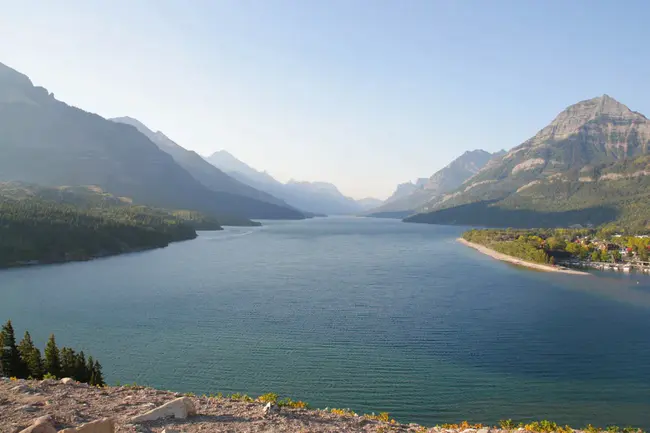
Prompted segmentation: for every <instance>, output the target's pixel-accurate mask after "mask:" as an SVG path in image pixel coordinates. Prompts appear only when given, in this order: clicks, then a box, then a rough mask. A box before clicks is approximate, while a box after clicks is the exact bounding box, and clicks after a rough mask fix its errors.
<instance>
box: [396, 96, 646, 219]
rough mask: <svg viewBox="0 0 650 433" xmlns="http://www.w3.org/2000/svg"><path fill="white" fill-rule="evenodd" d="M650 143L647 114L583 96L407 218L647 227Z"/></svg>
mask: <svg viewBox="0 0 650 433" xmlns="http://www.w3.org/2000/svg"><path fill="white" fill-rule="evenodd" d="M649 149H650V121H648V119H647V118H646V117H645V116H643V115H642V114H640V113H637V112H634V111H631V110H630V109H629V108H628V107H626V106H625V105H623V104H621V103H620V102H618V101H616V100H615V99H613V98H611V97H610V96H608V95H603V96H600V97H597V98H593V99H589V100H586V101H581V102H579V103H577V104H575V105H572V106H570V107H568V108H567V109H565V110H564V111H562V112H561V113H560V114H559V115H558V116H557V117H556V118H555V119H554V120H553V122H551V124H550V125H548V126H546V127H545V128H543V129H542V130H541V131H539V132H538V133H537V134H536V135H535V136H534V137H532V138H530V139H529V140H527V141H525V142H524V143H522V144H521V145H519V146H517V147H515V148H513V149H512V150H510V151H509V152H507V153H506V154H505V155H503V156H501V157H499V158H497V159H495V160H492V161H490V163H488V164H486V165H485V166H484V167H483V169H481V170H480V171H479V172H478V173H477V174H476V175H475V176H473V177H471V178H470V179H469V180H467V181H465V182H464V183H463V184H462V185H461V186H459V187H458V188H456V189H455V190H453V191H449V192H447V193H445V194H444V195H442V196H438V197H435V198H434V199H432V200H430V201H429V202H427V203H426V204H424V205H423V206H421V207H420V209H419V211H420V213H419V214H417V215H414V216H411V217H409V218H407V220H406V221H410V222H428V223H440V224H466V225H487V226H512V227H531V226H570V225H577V224H580V225H599V224H603V223H608V222H616V223H618V224H622V225H625V226H628V227H629V226H633V227H637V228H647V227H649V224H650V150H649Z"/></svg>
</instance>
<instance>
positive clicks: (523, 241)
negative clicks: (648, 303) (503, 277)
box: [458, 226, 650, 275]
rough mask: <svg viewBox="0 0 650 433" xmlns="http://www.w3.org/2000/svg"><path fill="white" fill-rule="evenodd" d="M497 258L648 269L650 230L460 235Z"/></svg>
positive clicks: (555, 267) (554, 268)
mask: <svg viewBox="0 0 650 433" xmlns="http://www.w3.org/2000/svg"><path fill="white" fill-rule="evenodd" d="M458 241H459V242H461V243H462V244H464V245H467V246H469V247H472V248H474V249H476V250H477V251H480V252H481V253H483V254H486V255H488V256H490V257H493V258H495V259H498V260H502V261H506V262H509V263H513V264H516V265H520V266H525V267H528V268H532V269H537V270H541V271H548V272H562V273H567V274H573V275H589V274H588V273H587V272H583V271H580V270H576V268H577V269H588V268H592V269H599V270H605V269H611V270H617V271H623V272H630V271H632V270H634V271H636V272H641V273H650V261H649V259H648V257H649V255H650V235H648V234H646V233H645V232H643V233H641V232H638V231H630V230H626V229H625V228H621V227H616V226H603V227H601V228H600V229H592V228H575V229H528V230H524V229H519V230H518V229H481V230H477V229H474V230H469V231H466V232H465V233H463V234H462V237H461V238H459V239H458Z"/></svg>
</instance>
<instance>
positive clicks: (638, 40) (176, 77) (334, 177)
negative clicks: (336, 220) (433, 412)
mask: <svg viewBox="0 0 650 433" xmlns="http://www.w3.org/2000/svg"><path fill="white" fill-rule="evenodd" d="M0 11H1V12H0V62H3V63H6V64H8V65H9V66H12V67H14V68H16V69H18V70H20V71H21V72H24V73H26V74H27V75H29V76H30V77H31V78H32V80H33V81H34V82H35V83H36V84H38V85H42V86H44V87H46V88H48V89H49V90H50V91H52V92H54V93H55V95H56V96H57V98H59V99H61V100H63V101H66V102H68V103H70V104H72V105H76V106H79V107H81V108H84V109H86V110H88V111H93V112H96V113H99V114H100V115H102V116H105V117H113V116H123V115H128V116H132V117H136V118H138V119H139V120H141V121H143V122H144V123H145V124H147V125H148V126H149V127H151V128H152V129H159V130H162V131H163V132H165V133H166V134H167V135H168V136H169V137H171V138H172V139H174V140H175V141H177V142H178V143H179V144H181V145H182V146H184V147H187V148H190V149H194V150H196V151H197V152H199V153H201V154H209V153H211V152H213V151H215V150H219V149H226V150H228V151H230V152H231V153H233V154H234V155H236V156H237V157H239V158H240V159H242V160H244V161H245V162H247V163H249V164H250V165H252V166H253V167H255V168H258V169H265V170H267V171H269V172H270V173H271V174H272V175H274V176H276V177H277V178H279V179H281V180H288V179H289V178H296V179H300V180H325V181H331V182H333V183H335V184H336V185H337V186H339V188H340V189H341V190H342V191H343V192H344V193H346V194H348V195H351V196H353V197H357V198H360V197H364V196H369V195H372V196H377V197H381V198H383V197H386V196H387V195H388V194H390V192H391V191H392V190H393V189H394V187H395V185H396V184H397V183H399V182H404V181H407V180H410V179H414V178H416V177H423V176H430V175H431V174H432V173H434V172H435V171H436V170H438V169H440V168H441V167H443V166H444V165H446V164H447V163H448V162H449V161H451V160H452V159H453V158H454V157H456V156H457V155H459V154H461V153H462V152H463V151H465V150H470V149H475V148H483V149H486V150H490V151H496V150H499V149H501V148H511V147H513V146H515V145H517V144H519V143H520V142H522V141H523V140H525V139H526V138H528V137H530V136H532V135H533V134H534V133H535V132H536V131H537V130H538V129H540V128H542V127H543V126H544V125H545V124H547V123H548V122H549V121H551V120H552V119H553V117H554V116H555V115H556V114H557V113H558V112H559V111H561V110H562V109H563V108H565V107H566V106H568V105H570V104H572V103H574V102H577V101H579V100H583V99H588V98H591V97H595V96H599V95H601V94H603V93H607V94H609V95H611V96H613V97H614V98H617V99H618V100H619V101H621V102H623V103H625V104H627V105H628V106H629V107H630V108H631V109H633V110H636V111H640V112H642V113H645V114H650V86H649V81H650V54H649V53H650V50H649V42H650V2H647V1H625V0H622V1H613V0H612V1H596V0H588V1H578V0H563V1H548V0H539V1H537V0H535V1H533V0H523V1H522V0H514V1H478V0H476V1H469V0H467V1H466V0H462V1H461V0H450V1H433V0H426V1H425V0H423V1H415V0H407V1H402V0H395V1H379V0H360V1H355V0H340V1H339V0H294V1H288V0H287V1H284V0H281V1H276V0H256V1H250V0H231V1H217V0H206V1H198V0H192V1H181V0H178V1H165V0H128V1H125V0H113V1H108V0H106V1H95V0H65V1H61V2H54V1H49V0H42V1H32V0H0Z"/></svg>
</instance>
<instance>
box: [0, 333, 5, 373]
mask: <svg viewBox="0 0 650 433" xmlns="http://www.w3.org/2000/svg"><path fill="white" fill-rule="evenodd" d="M4 347H5V337H4V335H2V332H0V377H2V376H4V375H5V373H4V370H3V368H2V353H3V351H4Z"/></svg>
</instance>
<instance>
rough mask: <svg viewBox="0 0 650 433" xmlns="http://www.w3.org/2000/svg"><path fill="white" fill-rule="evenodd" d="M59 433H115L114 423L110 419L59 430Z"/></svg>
mask: <svg viewBox="0 0 650 433" xmlns="http://www.w3.org/2000/svg"><path fill="white" fill-rule="evenodd" d="M59 433H115V421H113V420H112V419H110V418H103V419H98V420H95V421H91V422H89V423H86V424H82V425H80V426H79V427H73V428H67V429H65V430H61V431H59Z"/></svg>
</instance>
